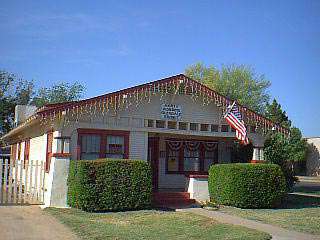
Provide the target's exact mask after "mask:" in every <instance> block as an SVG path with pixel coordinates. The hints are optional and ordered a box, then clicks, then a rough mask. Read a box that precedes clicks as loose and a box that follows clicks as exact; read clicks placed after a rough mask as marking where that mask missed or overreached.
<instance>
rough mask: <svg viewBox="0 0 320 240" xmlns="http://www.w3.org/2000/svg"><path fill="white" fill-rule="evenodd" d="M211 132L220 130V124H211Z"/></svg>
mask: <svg viewBox="0 0 320 240" xmlns="http://www.w3.org/2000/svg"><path fill="white" fill-rule="evenodd" d="M211 132H219V125H216V124H212V125H211Z"/></svg>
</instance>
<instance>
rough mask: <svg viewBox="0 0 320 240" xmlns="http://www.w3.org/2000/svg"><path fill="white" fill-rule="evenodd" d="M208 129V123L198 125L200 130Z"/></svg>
mask: <svg viewBox="0 0 320 240" xmlns="http://www.w3.org/2000/svg"><path fill="white" fill-rule="evenodd" d="M208 129H209V124H201V125H200V130H201V131H203V132H206V131H208Z"/></svg>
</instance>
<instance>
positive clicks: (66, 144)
mask: <svg viewBox="0 0 320 240" xmlns="http://www.w3.org/2000/svg"><path fill="white" fill-rule="evenodd" d="M63 152H64V153H70V139H64V145H63Z"/></svg>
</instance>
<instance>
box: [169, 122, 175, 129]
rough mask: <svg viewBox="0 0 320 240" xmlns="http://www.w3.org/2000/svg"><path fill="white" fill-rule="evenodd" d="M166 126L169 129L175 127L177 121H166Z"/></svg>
mask: <svg viewBox="0 0 320 240" xmlns="http://www.w3.org/2000/svg"><path fill="white" fill-rule="evenodd" d="M168 128H169V129H176V128H177V122H173V121H168Z"/></svg>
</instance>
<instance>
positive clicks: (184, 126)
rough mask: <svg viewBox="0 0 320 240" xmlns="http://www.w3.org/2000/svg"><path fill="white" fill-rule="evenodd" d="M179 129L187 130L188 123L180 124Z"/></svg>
mask: <svg viewBox="0 0 320 240" xmlns="http://www.w3.org/2000/svg"><path fill="white" fill-rule="evenodd" d="M179 129H180V130H187V123H186V122H179Z"/></svg>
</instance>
